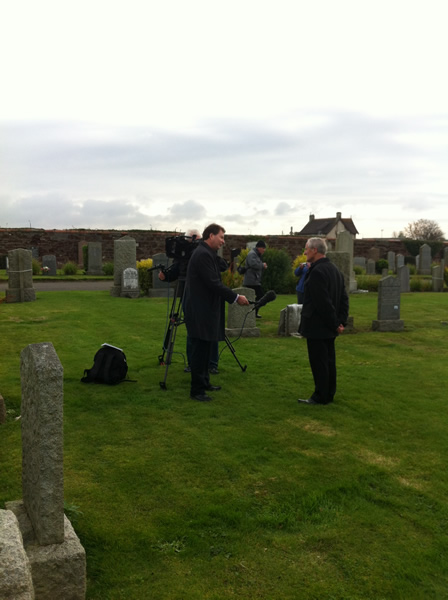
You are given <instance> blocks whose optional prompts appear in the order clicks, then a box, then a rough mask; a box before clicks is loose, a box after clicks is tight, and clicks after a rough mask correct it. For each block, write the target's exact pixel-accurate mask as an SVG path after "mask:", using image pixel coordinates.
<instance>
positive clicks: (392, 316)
mask: <svg viewBox="0 0 448 600" xmlns="http://www.w3.org/2000/svg"><path fill="white" fill-rule="evenodd" d="M372 329H373V330H374V331H402V330H403V329H404V323H403V321H402V320H401V319H400V282H399V281H398V279H396V278H395V277H392V276H391V275H389V276H388V277H385V278H384V279H380V281H379V284H378V319H377V320H376V321H372Z"/></svg>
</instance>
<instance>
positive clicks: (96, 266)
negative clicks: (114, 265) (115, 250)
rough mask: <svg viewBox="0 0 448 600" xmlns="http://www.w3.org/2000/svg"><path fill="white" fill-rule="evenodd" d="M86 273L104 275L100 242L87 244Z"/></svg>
mask: <svg viewBox="0 0 448 600" xmlns="http://www.w3.org/2000/svg"><path fill="white" fill-rule="evenodd" d="M87 275H104V272H103V247H102V244H101V242H89V243H88V244H87Z"/></svg>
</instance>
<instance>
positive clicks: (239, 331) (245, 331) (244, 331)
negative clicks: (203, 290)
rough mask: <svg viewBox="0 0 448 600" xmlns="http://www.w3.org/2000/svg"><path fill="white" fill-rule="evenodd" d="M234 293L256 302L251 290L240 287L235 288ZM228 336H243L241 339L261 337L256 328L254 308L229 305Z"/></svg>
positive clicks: (235, 303) (236, 304)
mask: <svg viewBox="0 0 448 600" xmlns="http://www.w3.org/2000/svg"><path fill="white" fill-rule="evenodd" d="M233 291H234V292H236V293H237V294H240V295H242V296H246V298H247V299H248V300H249V301H250V302H253V301H254V300H255V292H254V290H252V289H250V288H245V287H240V288H235V289H234V290H233ZM243 326H244V328H243ZM226 335H227V336H230V337H233V336H237V335H241V337H259V336H260V330H259V329H258V327H257V326H256V320H255V311H254V310H253V306H240V305H239V304H238V303H237V302H234V303H233V304H228V308H227V327H226Z"/></svg>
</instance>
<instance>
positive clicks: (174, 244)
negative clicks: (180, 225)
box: [165, 235, 199, 260]
mask: <svg viewBox="0 0 448 600" xmlns="http://www.w3.org/2000/svg"><path fill="white" fill-rule="evenodd" d="M198 241H199V240H197V239H196V236H195V235H193V236H191V237H190V236H187V235H175V236H172V237H169V238H166V239H165V252H166V255H167V256H168V258H174V259H177V260H188V259H189V258H190V256H191V255H192V253H193V251H194V250H195V249H196V247H197V245H198Z"/></svg>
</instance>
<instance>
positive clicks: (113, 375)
mask: <svg viewBox="0 0 448 600" xmlns="http://www.w3.org/2000/svg"><path fill="white" fill-rule="evenodd" d="M127 372H128V365H127V362H126V356H125V353H124V352H123V350H121V349H120V348H116V347H115V346H111V345H110V344H102V346H101V348H100V349H99V350H98V352H97V353H96V354H95V357H94V359H93V367H92V368H91V369H85V371H84V377H83V378H82V379H81V381H82V382H83V383H107V384H108V385H115V384H117V383H120V381H123V380H124V379H125V377H126V374H127Z"/></svg>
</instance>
